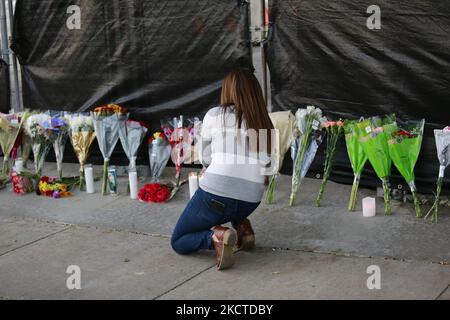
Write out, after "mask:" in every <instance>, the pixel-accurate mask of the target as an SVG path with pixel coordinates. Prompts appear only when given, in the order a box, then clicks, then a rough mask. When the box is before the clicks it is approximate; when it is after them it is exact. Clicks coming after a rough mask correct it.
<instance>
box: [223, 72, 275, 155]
mask: <svg viewBox="0 0 450 320" xmlns="http://www.w3.org/2000/svg"><path fill="white" fill-rule="evenodd" d="M221 105H222V107H223V108H224V109H225V111H226V110H227V109H228V108H230V107H234V110H235V114H236V121H237V124H236V125H237V128H238V129H241V127H242V122H243V121H245V124H246V128H247V129H254V130H256V131H257V132H259V130H260V129H265V130H267V131H266V132H267V142H268V146H267V150H268V152H269V153H270V150H271V130H272V129H273V128H274V127H273V124H272V121H271V120H270V117H269V113H268V111H267V107H266V102H265V100H264V96H263V92H262V89H261V86H260V84H259V82H258V79H256V77H255V75H254V74H253V73H252V72H250V70H248V69H243V68H239V69H235V70H233V71H231V72H230V73H229V74H228V75H227V76H226V77H225V80H224V81H223V86H222V96H221ZM258 140H259V139H258ZM258 150H259V146H258Z"/></svg>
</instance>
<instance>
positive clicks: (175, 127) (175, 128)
mask: <svg viewBox="0 0 450 320" xmlns="http://www.w3.org/2000/svg"><path fill="white" fill-rule="evenodd" d="M198 124H199V120H198V119H197V118H193V119H191V118H185V117H183V116H180V117H179V118H173V119H166V120H162V121H161V127H162V130H163V133H164V135H165V136H166V138H167V140H168V141H169V143H170V145H171V147H172V161H173V163H174V165H175V171H176V174H175V187H174V188H173V190H172V196H171V198H172V197H173V196H174V195H175V194H176V193H177V192H178V190H179V188H180V187H181V185H183V184H184V183H186V181H181V169H182V165H183V163H184V162H185V160H186V159H188V158H189V156H190V155H191V153H192V150H193V148H192V143H193V142H194V139H195V137H196V135H197V132H196V129H197V128H198Z"/></svg>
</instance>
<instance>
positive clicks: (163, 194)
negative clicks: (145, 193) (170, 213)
mask: <svg viewBox="0 0 450 320" xmlns="http://www.w3.org/2000/svg"><path fill="white" fill-rule="evenodd" d="M169 196H170V192H169V189H167V188H166V187H163V188H161V189H160V190H159V191H158V192H157V194H156V200H157V202H166V201H167V199H169Z"/></svg>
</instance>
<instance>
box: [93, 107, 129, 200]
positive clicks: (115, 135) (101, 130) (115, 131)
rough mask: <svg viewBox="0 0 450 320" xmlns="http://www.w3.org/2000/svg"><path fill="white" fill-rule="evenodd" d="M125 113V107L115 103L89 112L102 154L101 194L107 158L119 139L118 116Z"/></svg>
mask: <svg viewBox="0 0 450 320" xmlns="http://www.w3.org/2000/svg"><path fill="white" fill-rule="evenodd" d="M126 114H127V111H126V109H124V108H122V107H121V106H119V105H115V104H109V105H105V106H101V107H98V108H95V109H94V111H93V112H91V115H92V119H93V121H94V128H95V135H96V136H97V141H98V146H99V148H100V151H101V153H102V155H103V175H102V195H105V194H106V187H107V180H108V167H109V160H110V157H111V154H112V152H113V151H114V148H115V147H116V145H117V142H118V141H119V117H121V116H125V115H126Z"/></svg>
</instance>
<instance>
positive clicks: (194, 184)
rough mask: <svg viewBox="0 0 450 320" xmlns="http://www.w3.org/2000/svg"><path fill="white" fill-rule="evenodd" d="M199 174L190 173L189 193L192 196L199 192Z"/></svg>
mask: <svg viewBox="0 0 450 320" xmlns="http://www.w3.org/2000/svg"><path fill="white" fill-rule="evenodd" d="M198 187H199V185H198V174H197V173H195V172H191V173H190V174H189V194H190V196H191V199H192V197H193V196H194V194H195V193H196V192H197V190H198Z"/></svg>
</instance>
